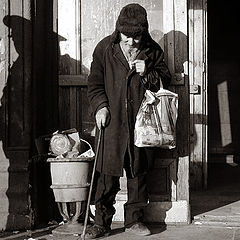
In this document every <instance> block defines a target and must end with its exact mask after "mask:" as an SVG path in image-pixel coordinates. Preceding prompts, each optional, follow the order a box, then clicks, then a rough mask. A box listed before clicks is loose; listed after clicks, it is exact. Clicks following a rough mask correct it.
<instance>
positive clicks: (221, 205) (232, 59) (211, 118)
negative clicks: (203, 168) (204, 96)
mask: <svg viewBox="0 0 240 240" xmlns="http://www.w3.org/2000/svg"><path fill="white" fill-rule="evenodd" d="M238 15H239V9H238V8H237V7H236V6H234V5H232V4H226V2H224V1H222V0H221V1H218V3H217V4H216V3H214V2H213V1H209V2H208V184H207V189H206V190H204V191H201V192H195V193H193V194H192V200H191V206H192V216H193V217H194V219H195V220H197V221H199V220H201V221H206V220H207V221H221V222H222V221H226V222H228V223H229V224H230V225H232V224H233V220H234V219H235V220H236V219H238V216H239V213H240V210H238V209H240V181H239V180H240V155H239V153H240V150H239V149H240V121H239V115H240V108H239V107H238V105H239V102H240V95H239V87H240V81H239V78H240V77H239V76H240V45H239V42H240V41H239V40H240V33H239V31H237V30H236V26H237V23H238V21H239V16H238Z"/></svg>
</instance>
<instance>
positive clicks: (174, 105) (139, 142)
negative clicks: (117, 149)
mask: <svg viewBox="0 0 240 240" xmlns="http://www.w3.org/2000/svg"><path fill="white" fill-rule="evenodd" d="M177 111H178V95H177V94H176V93H173V92H171V91H169V90H166V89H163V88H160V90H159V91H158V92H156V93H154V92H151V91H150V90H146V93H145V95H144V99H143V101H142V104H141V106H140V108H139V111H138V114H137V116H136V123H135V129H134V144H135V145H136V146H137V147H160V148H165V149H172V148H175V147H176V121H177V115H178V112H177Z"/></svg>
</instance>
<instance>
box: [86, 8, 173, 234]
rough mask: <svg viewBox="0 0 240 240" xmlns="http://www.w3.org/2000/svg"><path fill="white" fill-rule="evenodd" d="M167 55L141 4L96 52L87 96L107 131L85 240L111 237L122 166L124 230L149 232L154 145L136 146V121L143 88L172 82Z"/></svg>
mask: <svg viewBox="0 0 240 240" xmlns="http://www.w3.org/2000/svg"><path fill="white" fill-rule="evenodd" d="M163 55H164V54H163V51H162V49H161V48H160V46H159V45H158V44H157V43H156V42H154V41H153V40H152V38H151V37H150V35H149V32H148V21H147V13H146V10H145V9H144V8H143V7H142V6H140V5H139V4H129V5H127V6H125V7H123V9H122V10H121V12H120V15H119V17H118V20H117V22H116V29H115V31H114V33H113V34H112V35H110V36H108V37H106V38H104V39H103V40H101V41H100V42H99V43H98V44H97V46H96V48H95V50H94V53H93V61H92V64H91V70H90V75H89V78H88V98H89V102H90V106H91V108H92V111H93V113H94V114H95V118H96V124H97V127H98V129H103V130H104V132H103V134H102V139H101V146H100V152H99V158H98V159H97V171H98V172H99V177H98V179H97V186H96V193H95V207H96V212H95V223H94V225H93V226H91V227H90V228H88V229H87V233H86V236H85V237H86V238H98V237H102V236H106V235H109V233H110V226H111V223H112V218H113V215H114V213H115V209H114V207H113V204H114V202H115V196H116V194H117V192H118V191H119V190H120V188H119V186H120V185H119V178H120V177H121V176H123V169H125V171H126V176H127V188H128V201H127V202H126V204H125V205H124V217H125V219H124V225H125V231H126V232H129V233H133V234H136V235H141V236H145V235H149V234H151V232H150V231H149V229H148V228H147V227H146V226H145V225H144V223H143V209H144V207H145V206H146V205H147V201H148V194H147V187H146V173H147V170H148V168H149V166H151V165H152V164H151V162H152V161H153V149H151V148H138V147H136V146H134V125H135V119H136V115H137V112H138V109H139V107H140V104H141V102H142V99H143V96H144V93H145V90H146V89H150V90H152V91H157V90H158V89H159V86H160V81H162V83H163V86H164V88H166V87H167V86H168V85H169V82H170V73H169V71H168V68H167V66H166V64H165V63H164V59H163Z"/></svg>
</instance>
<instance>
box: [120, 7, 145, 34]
mask: <svg viewBox="0 0 240 240" xmlns="http://www.w3.org/2000/svg"><path fill="white" fill-rule="evenodd" d="M116 30H118V31H119V32H121V33H123V34H124V35H126V36H129V37H132V36H138V35H142V34H143V33H147V32H148V21H147V12H146V10H145V8H143V7H142V6H141V5H139V4H137V3H131V4H128V5H126V6H125V7H123V8H122V10H121V11H120V14H119V17H118V19H117V22H116Z"/></svg>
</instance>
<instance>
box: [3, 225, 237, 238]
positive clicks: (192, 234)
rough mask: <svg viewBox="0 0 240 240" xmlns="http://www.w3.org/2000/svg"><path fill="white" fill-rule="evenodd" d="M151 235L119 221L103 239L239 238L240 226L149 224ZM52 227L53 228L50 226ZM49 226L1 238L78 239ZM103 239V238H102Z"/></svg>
mask: <svg viewBox="0 0 240 240" xmlns="http://www.w3.org/2000/svg"><path fill="white" fill-rule="evenodd" d="M149 228H150V229H151V231H152V235H150V236H147V237H139V236H135V235H130V234H127V233H125V232H124V228H123V225H122V224H121V223H114V224H113V227H112V234H111V235H110V236H109V237H106V238H104V239H106V240H140V239H146V240H147V239H153V240H157V239H159V240H240V228H238V227H224V226H209V225H204V226H200V225H194V224H190V225H171V226H160V225H149ZM52 229H53V228H52ZM52 229H51V228H46V229H42V230H36V231H32V232H29V231H28V232H23V233H17V234H12V235H10V236H6V237H1V235H0V238H1V239H11V240H24V239H26V240H37V239H38V240H78V239H81V238H80V236H74V235H63V234H52V231H51V230H52ZM102 239H103V238H102Z"/></svg>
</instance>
